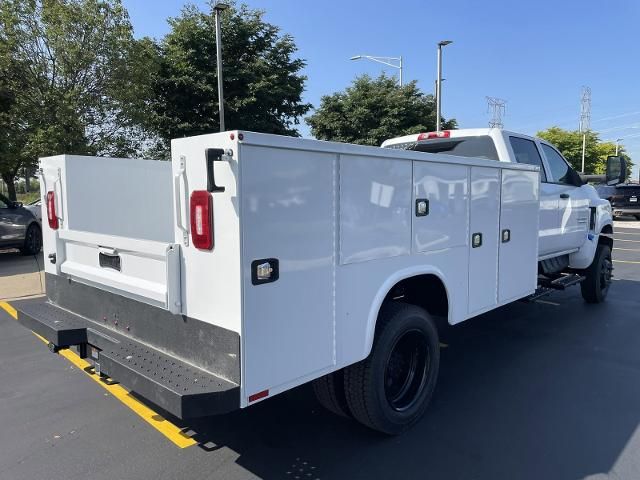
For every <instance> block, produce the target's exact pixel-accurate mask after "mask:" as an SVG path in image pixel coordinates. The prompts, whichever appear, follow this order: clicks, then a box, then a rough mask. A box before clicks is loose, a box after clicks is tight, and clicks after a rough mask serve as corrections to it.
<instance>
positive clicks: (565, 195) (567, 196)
mask: <svg viewBox="0 0 640 480" xmlns="http://www.w3.org/2000/svg"><path fill="white" fill-rule="evenodd" d="M560 198H569V194H568V193H561V194H560Z"/></svg>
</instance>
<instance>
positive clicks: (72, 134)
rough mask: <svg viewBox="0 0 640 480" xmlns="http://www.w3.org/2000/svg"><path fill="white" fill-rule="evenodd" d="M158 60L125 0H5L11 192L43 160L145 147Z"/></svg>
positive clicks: (2, 160) (1, 6) (4, 128)
mask: <svg viewBox="0 0 640 480" xmlns="http://www.w3.org/2000/svg"><path fill="white" fill-rule="evenodd" d="M153 60H154V56H153V49H152V48H151V44H150V42H149V41H147V40H143V41H139V42H138V41H136V40H134V38H133V31H132V27H131V24H130V22H129V18H128V15H127V12H126V10H125V9H124V7H123V6H122V3H121V1H120V0H3V1H2V2H1V3H0V70H2V72H1V73H3V77H4V80H0V92H1V93H0V97H2V98H3V99H4V100H0V138H2V139H3V146H2V147H0V173H2V177H3V179H4V180H5V182H6V183H7V184H8V185H9V186H10V189H11V187H12V186H13V181H14V178H15V176H16V174H17V172H18V170H19V169H20V168H21V167H24V166H32V165H33V164H34V163H35V162H36V160H37V158H38V157H39V156H43V155H53V154H58V153H91V154H106V155H129V154H132V153H133V152H134V151H135V150H137V149H139V148H140V143H141V141H142V139H143V136H142V135H141V134H140V127H139V125H140V124H141V123H142V120H143V118H145V117H146V115H145V109H146V106H145V101H144V100H145V99H147V98H149V96H150V88H149V85H150V81H149V73H150V72H152V71H153V65H154V63H153ZM9 193H10V195H12V191H11V190H10V192H9Z"/></svg>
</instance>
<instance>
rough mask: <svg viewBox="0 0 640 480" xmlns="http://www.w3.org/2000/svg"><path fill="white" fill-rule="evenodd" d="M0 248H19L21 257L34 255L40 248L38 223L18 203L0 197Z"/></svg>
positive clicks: (2, 196) (30, 213)
mask: <svg viewBox="0 0 640 480" xmlns="http://www.w3.org/2000/svg"><path fill="white" fill-rule="evenodd" d="M0 248H19V249H20V251H21V252H22V254H23V255H35V254H36V253H38V252H39V251H40V249H41V248H42V231H41V228H40V222H39V221H38V219H37V218H36V216H35V215H34V214H33V212H31V211H29V210H28V209H27V208H25V207H24V206H23V205H22V203H20V202H13V201H11V200H9V199H8V198H7V197H5V196H4V195H0Z"/></svg>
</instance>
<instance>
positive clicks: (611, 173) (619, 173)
mask: <svg viewBox="0 0 640 480" xmlns="http://www.w3.org/2000/svg"><path fill="white" fill-rule="evenodd" d="M626 178H627V162H626V160H625V159H624V158H622V157H616V156H613V155H610V156H608V157H607V176H606V183H607V185H618V184H619V183H624V181H625V180H626Z"/></svg>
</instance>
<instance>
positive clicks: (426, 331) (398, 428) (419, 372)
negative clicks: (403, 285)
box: [314, 303, 440, 435]
mask: <svg viewBox="0 0 640 480" xmlns="http://www.w3.org/2000/svg"><path fill="white" fill-rule="evenodd" d="M439 364H440V347H439V340H438V331H437V328H436V326H435V322H434V321H433V320H432V319H431V317H429V315H428V314H427V312H425V311H424V310H423V309H422V308H419V307H417V306H414V305H408V304H402V303H393V304H389V305H386V306H385V307H383V310H382V311H381V313H380V317H379V320H378V325H377V329H376V337H375V339H374V342H373V348H372V350H371V354H370V355H369V357H367V358H366V359H365V360H363V361H361V362H358V363H356V364H354V365H351V366H349V367H346V368H345V369H343V370H341V371H339V372H334V373H332V374H330V375H327V376H325V377H322V378H321V379H318V380H316V381H315V382H314V390H315V391H316V396H317V397H318V400H319V401H320V403H321V404H322V405H323V406H325V407H326V408H327V409H328V410H330V411H332V412H334V413H338V414H340V415H343V416H346V415H348V414H350V415H351V416H353V417H354V418H355V419H356V420H358V421H359V422H360V423H362V424H364V425H366V426H368V427H370V428H372V429H374V430H378V431H380V432H383V433H387V434H390V435H396V434H399V433H402V432H403V431H405V430H406V429H408V428H409V427H410V426H411V425H413V424H414V423H415V422H417V421H418V420H419V419H420V417H422V415H423V414H424V412H425V410H426V408H427V406H428V404H429V401H430V400H431V397H432V395H433V391H434V389H435V385H436V381H437V378H438V368H439ZM340 380H342V382H341V381H340Z"/></svg>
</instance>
